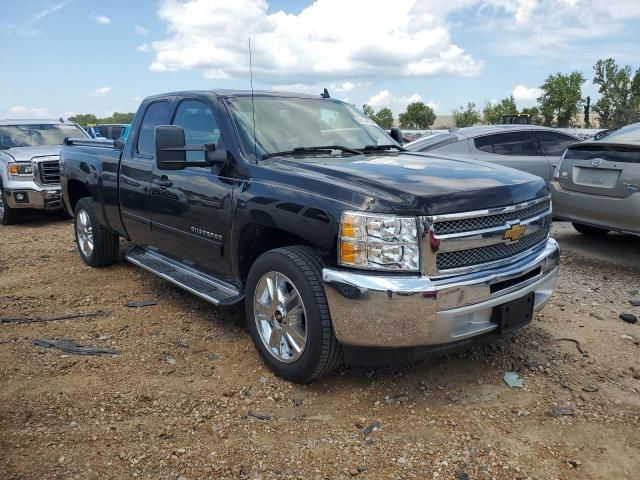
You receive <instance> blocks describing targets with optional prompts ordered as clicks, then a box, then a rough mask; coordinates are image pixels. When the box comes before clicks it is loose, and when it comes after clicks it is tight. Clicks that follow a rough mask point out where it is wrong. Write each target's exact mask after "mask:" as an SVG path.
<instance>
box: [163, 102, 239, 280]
mask: <svg viewBox="0 0 640 480" xmlns="http://www.w3.org/2000/svg"><path fill="white" fill-rule="evenodd" d="M171 123H172V125H178V126H180V127H182V128H183V129H184V133H185V140H186V143H187V144H204V143H207V144H210V143H213V144H216V145H221V144H222V142H221V141H220V140H221V137H220V130H219V128H218V122H217V121H216V118H215V116H214V113H213V110H212V108H211V107H210V106H209V105H208V104H207V103H205V102H204V101H202V100H199V99H190V98H184V99H182V100H181V101H180V102H179V104H178V107H177V109H176V112H175V115H174V118H173V121H172V122H171ZM203 159H204V152H187V161H198V160H203ZM230 168H231V167H230V166H229V165H225V166H223V167H220V166H218V165H215V166H213V167H187V168H185V169H183V170H160V169H158V167H157V165H156V166H154V168H153V182H152V186H151V208H152V230H153V232H154V234H153V235H154V244H155V246H156V247H157V248H158V249H159V250H160V251H162V252H163V253H165V254H168V255H170V256H172V257H175V258H176V259H178V260H180V261H184V262H186V263H188V264H189V265H191V266H193V267H195V268H198V269H202V270H204V271H206V272H207V273H210V274H213V275H216V276H218V277H219V278H221V279H224V278H225V277H227V276H228V275H230V274H231V268H230V265H229V264H228V262H227V260H226V259H225V255H224V253H225V250H224V245H225V242H226V241H227V240H228V239H229V238H228V237H229V234H230V232H231V219H232V215H233V212H232V196H233V185H234V183H233V178H232V177H233V175H232V173H230V172H229V170H230Z"/></svg>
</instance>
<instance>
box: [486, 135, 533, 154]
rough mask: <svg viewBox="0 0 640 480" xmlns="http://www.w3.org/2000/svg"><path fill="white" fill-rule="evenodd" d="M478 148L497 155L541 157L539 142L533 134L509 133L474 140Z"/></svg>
mask: <svg viewBox="0 0 640 480" xmlns="http://www.w3.org/2000/svg"><path fill="white" fill-rule="evenodd" d="M474 142H475V145H476V148H477V149H478V150H482V151H484V152H490V153H495V154H497V155H512V156H516V157H517V156H539V155H541V153H540V150H539V149H538V142H537V140H536V138H535V137H534V136H533V135H532V134H531V132H507V133H498V134H495V135H486V136H484V137H479V138H476V139H475V140H474Z"/></svg>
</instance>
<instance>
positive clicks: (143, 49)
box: [136, 43, 149, 53]
mask: <svg viewBox="0 0 640 480" xmlns="http://www.w3.org/2000/svg"><path fill="white" fill-rule="evenodd" d="M136 51H137V52H143V53H146V52H148V51H149V44H148V43H143V44H142V45H140V46H139V47H138V48H136Z"/></svg>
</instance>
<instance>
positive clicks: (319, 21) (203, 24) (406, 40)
mask: <svg viewBox="0 0 640 480" xmlns="http://www.w3.org/2000/svg"><path fill="white" fill-rule="evenodd" d="M372 3H373V2H371V1H365V0H357V1H356V0H351V1H348V2H344V1H343V0H315V1H314V2H313V3H312V4H311V5H310V6H309V7H307V8H305V9H303V10H302V11H301V12H300V13H299V14H287V13H284V12H282V11H278V12H275V13H267V8H268V4H267V1H266V0H237V1H234V2H229V1H228V0H190V1H186V2H185V1H178V0H163V1H162V3H161V6H160V9H159V12H158V15H159V17H160V19H161V20H163V21H164V22H166V23H167V25H168V31H169V32H170V33H169V36H168V38H166V39H164V40H161V41H156V42H153V44H152V46H153V48H154V50H155V52H156V57H155V60H154V61H153V63H152V64H151V66H150V68H151V70H153V71H158V72H163V71H172V70H182V69H202V70H203V71H213V72H216V76H218V75H219V73H220V72H224V73H225V74H226V75H229V76H232V77H233V76H245V75H246V72H247V70H248V67H249V58H248V45H247V37H248V36H251V39H252V40H251V44H252V50H253V52H252V53H253V65H254V74H256V75H257V76H260V77H261V78H262V79H263V80H264V79H275V78H278V77H287V78H295V79H296V80H299V81H302V82H304V81H305V80H308V79H309V78H314V79H317V78H323V77H324V78H341V77H342V78H344V77H346V76H353V77H371V76H374V75H386V76H392V77H395V76H407V75H414V76H429V75H437V74H454V75H476V74H478V73H480V71H481V70H482V62H481V61H478V60H476V59H474V58H473V57H472V56H471V55H469V54H467V53H465V52H464V50H463V49H462V48H460V47H459V46H457V45H455V44H454V43H453V42H452V40H451V37H450V34H449V30H448V25H447V24H446V18H444V17H442V16H439V15H433V13H432V11H431V10H432V8H431V3H432V2H431V1H429V0H399V1H398V2H392V3H390V2H386V1H384V2H383V1H377V2H375V5H372ZM337 12H339V13H337ZM354 19H357V21H354ZM343 88H344V86H343ZM346 88H348V86H347V87H346ZM336 90H337V89H336ZM344 91H348V90H344Z"/></svg>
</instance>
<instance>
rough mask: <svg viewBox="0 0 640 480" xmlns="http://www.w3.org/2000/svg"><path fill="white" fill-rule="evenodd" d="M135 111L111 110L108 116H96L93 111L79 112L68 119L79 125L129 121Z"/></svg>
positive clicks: (131, 119)
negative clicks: (111, 113)
mask: <svg viewBox="0 0 640 480" xmlns="http://www.w3.org/2000/svg"><path fill="white" fill-rule="evenodd" d="M134 115H135V113H133V112H129V113H121V112H113V115H111V116H110V117H104V118H98V117H96V116H95V115H94V114H93V113H81V114H78V115H74V116H73V117H69V120H71V121H72V122H76V123H77V124H79V125H92V124H93V125H95V124H96V123H131V122H132V121H133V117H134Z"/></svg>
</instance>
